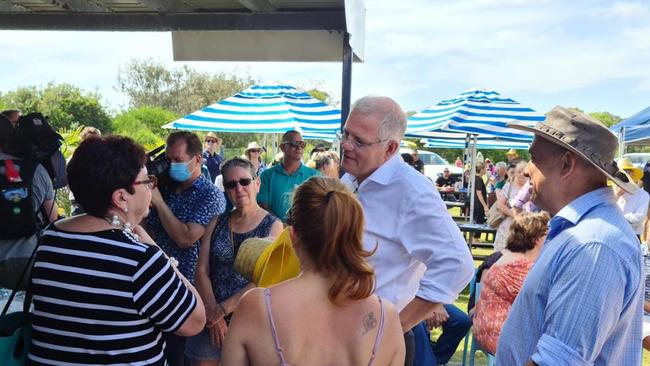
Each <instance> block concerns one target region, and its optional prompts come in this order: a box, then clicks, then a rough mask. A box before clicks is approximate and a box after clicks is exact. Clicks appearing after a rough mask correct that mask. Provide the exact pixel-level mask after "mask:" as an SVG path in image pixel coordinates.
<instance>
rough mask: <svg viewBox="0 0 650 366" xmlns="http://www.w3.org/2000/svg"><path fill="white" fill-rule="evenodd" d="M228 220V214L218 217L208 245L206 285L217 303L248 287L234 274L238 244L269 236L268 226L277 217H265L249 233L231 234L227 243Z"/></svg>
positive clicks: (246, 283) (268, 214)
mask: <svg viewBox="0 0 650 366" xmlns="http://www.w3.org/2000/svg"><path fill="white" fill-rule="evenodd" d="M229 218H230V212H227V213H224V214H221V215H219V221H218V223H217V225H216V226H215V228H214V231H213V232H212V239H211V244H210V281H211V282H212V291H214V296H215V298H216V299H217V301H218V302H222V301H224V300H227V299H228V298H230V297H231V296H232V295H234V294H235V293H237V291H239V290H241V289H242V288H244V287H246V285H248V280H246V279H245V278H244V277H242V275H240V274H239V272H237V271H236V270H235V257H236V256H237V251H238V250H239V246H240V245H241V243H242V242H244V240H246V239H248V238H265V237H267V236H269V234H270V233H271V226H273V223H274V222H275V221H276V220H277V217H275V216H273V215H272V214H270V213H267V214H266V216H264V218H263V219H262V221H260V223H259V225H257V227H255V228H254V229H253V230H251V231H249V232H246V233H236V232H232V240H231V231H230V226H229V225H228V219H229Z"/></svg>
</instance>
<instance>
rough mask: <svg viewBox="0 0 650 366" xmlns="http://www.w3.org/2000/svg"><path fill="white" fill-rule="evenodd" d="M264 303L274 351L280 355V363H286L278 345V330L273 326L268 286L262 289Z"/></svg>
mask: <svg viewBox="0 0 650 366" xmlns="http://www.w3.org/2000/svg"><path fill="white" fill-rule="evenodd" d="M264 303H265V305H266V313H267V314H268V316H269V321H270V323H271V335H272V336H273V343H274V344H275V352H277V353H278V357H280V365H286V364H287V361H286V360H285V359H284V353H283V352H282V347H281V346H280V339H279V338H278V332H277V329H276V328H275V321H274V320H273V313H272V311H271V290H269V289H268V288H265V289H264Z"/></svg>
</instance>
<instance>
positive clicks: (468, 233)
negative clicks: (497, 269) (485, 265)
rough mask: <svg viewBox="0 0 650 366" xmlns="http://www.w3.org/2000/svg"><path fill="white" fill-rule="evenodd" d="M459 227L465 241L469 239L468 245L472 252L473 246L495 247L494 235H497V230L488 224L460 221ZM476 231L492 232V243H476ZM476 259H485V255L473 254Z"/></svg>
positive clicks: (481, 232)
mask: <svg viewBox="0 0 650 366" xmlns="http://www.w3.org/2000/svg"><path fill="white" fill-rule="evenodd" d="M458 228H459V229H460V231H461V232H462V233H463V236H464V237H465V241H467V247H468V248H469V251H470V253H471V252H472V248H474V247H477V248H493V247H494V245H493V242H494V235H496V232H497V230H496V229H494V228H492V227H491V226H490V225H487V224H470V223H458ZM476 233H480V234H483V233H486V234H488V237H489V234H492V243H474V234H476ZM472 256H473V257H474V259H485V256H482V255H472Z"/></svg>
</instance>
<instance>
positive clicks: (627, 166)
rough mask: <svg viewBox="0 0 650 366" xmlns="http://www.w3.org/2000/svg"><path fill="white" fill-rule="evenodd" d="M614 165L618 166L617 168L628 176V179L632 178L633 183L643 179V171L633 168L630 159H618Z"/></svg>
mask: <svg viewBox="0 0 650 366" xmlns="http://www.w3.org/2000/svg"><path fill="white" fill-rule="evenodd" d="M616 164H618V168H619V169H623V170H624V171H625V172H626V173H627V175H629V176H630V178H632V180H633V181H634V182H638V181H640V180H641V178H643V170H642V169H641V168H637V167H636V166H634V164H633V163H632V160H630V158H628V157H623V158H620V159H618V161H617V162H616Z"/></svg>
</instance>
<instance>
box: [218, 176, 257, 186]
mask: <svg viewBox="0 0 650 366" xmlns="http://www.w3.org/2000/svg"><path fill="white" fill-rule="evenodd" d="M253 180H254V179H253V178H242V179H240V180H231V181H230V182H224V183H223V187H224V188H225V189H234V188H236V187H237V184H239V185H240V186H242V187H246V186H248V185H249V184H251V183H252V182H253Z"/></svg>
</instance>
